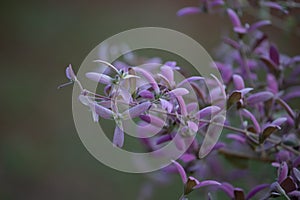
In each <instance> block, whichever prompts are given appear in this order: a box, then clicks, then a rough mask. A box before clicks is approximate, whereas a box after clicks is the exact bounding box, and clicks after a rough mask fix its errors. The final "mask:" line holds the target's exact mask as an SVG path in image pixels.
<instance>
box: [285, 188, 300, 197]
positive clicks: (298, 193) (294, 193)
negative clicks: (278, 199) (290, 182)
mask: <svg viewBox="0 0 300 200" xmlns="http://www.w3.org/2000/svg"><path fill="white" fill-rule="evenodd" d="M288 195H289V196H291V197H296V198H298V199H300V191H297V190H295V191H293V192H290V193H288Z"/></svg>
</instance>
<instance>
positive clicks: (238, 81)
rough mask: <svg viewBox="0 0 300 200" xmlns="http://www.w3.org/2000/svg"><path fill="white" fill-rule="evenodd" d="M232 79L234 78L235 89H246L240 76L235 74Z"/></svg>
mask: <svg viewBox="0 0 300 200" xmlns="http://www.w3.org/2000/svg"><path fill="white" fill-rule="evenodd" d="M232 78H233V83H234V86H235V89H237V90H241V89H244V88H245V83H244V80H243V78H242V77H241V76H240V75H237V74H234V75H233V76H232Z"/></svg>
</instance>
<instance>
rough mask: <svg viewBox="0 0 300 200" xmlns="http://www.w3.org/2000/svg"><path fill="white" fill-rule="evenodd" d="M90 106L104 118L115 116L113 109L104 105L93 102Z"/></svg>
mask: <svg viewBox="0 0 300 200" xmlns="http://www.w3.org/2000/svg"><path fill="white" fill-rule="evenodd" d="M90 107H91V109H92V110H95V112H96V114H98V115H99V116H100V117H102V118H104V119H110V118H112V117H113V114H114V113H113V111H111V110H110V109H108V108H105V107H104V106H101V105H99V104H97V103H91V104H90Z"/></svg>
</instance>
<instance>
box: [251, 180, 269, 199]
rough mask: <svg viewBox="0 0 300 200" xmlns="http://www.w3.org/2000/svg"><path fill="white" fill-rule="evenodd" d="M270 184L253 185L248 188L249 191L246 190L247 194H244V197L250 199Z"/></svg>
mask: <svg viewBox="0 0 300 200" xmlns="http://www.w3.org/2000/svg"><path fill="white" fill-rule="evenodd" d="M269 186H270V184H261V185H257V186H255V187H254V188H252V189H251V190H250V192H248V194H247V196H246V199H247V200H249V199H251V198H252V197H254V196H255V195H256V194H257V193H258V192H260V191H261V190H263V189H265V188H267V187H269Z"/></svg>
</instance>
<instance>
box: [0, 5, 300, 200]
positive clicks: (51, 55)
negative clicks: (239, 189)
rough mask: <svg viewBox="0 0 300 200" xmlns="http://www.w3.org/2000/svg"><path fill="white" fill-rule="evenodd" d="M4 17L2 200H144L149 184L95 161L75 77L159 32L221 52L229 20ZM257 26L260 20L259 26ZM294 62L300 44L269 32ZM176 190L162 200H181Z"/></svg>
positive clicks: (125, 9)
mask: <svg viewBox="0 0 300 200" xmlns="http://www.w3.org/2000/svg"><path fill="white" fill-rule="evenodd" d="M1 4H2V5H1V8H0V22H1V31H0V35H1V48H0V56H1V57H0V58H1V59H0V66H1V73H0V88H1V91H0V92H1V99H0V102H1V103H0V110H1V117H0V127H1V128H0V130H1V134H0V199H6V200H10V199H12V200H15V199H16V200H19V199H22V200H27V199H30V200H35V199H44V200H47V199H49V200H50V199H51V200H52V199H64V200H65V199H73V200H74V199H90V200H94V199H111V200H113V199H137V196H138V194H139V189H140V187H141V184H142V183H143V182H144V180H145V178H144V176H143V175H135V174H124V173H120V172H117V171H115V170H112V169H110V168H108V167H106V166H104V165H102V164H101V163H99V162H98V161H97V160H95V159H94V158H93V157H92V156H91V155H90V154H89V153H88V152H87V150H86V149H85V148H84V146H83V145H82V144H81V141H80V140H79V137H78V135H77V133H76V130H75V127H74V124H73V119H72V111H71V89H72V88H71V87H68V88H65V89H63V90H57V89H56V88H57V86H58V85H59V84H61V83H63V82H65V81H66V78H65V75H64V69H65V67H66V66H67V65H68V64H69V63H72V64H73V67H74V69H75V70H76V69H77V68H78V67H79V66H80V64H81V62H82V61H83V59H84V58H85V56H86V55H87V54H88V53H89V51H90V50H92V49H93V48H94V47H95V46H96V45H97V44H98V43H100V42H101V41H103V40H105V39H106V38H107V37H109V36H112V35H114V34H116V33H119V32H121V31H124V30H127V29H130V28H136V27H143V26H158V27H166V28H172V29H175V30H178V31H181V32H183V33H185V34H187V35H189V36H191V37H193V38H194V39H196V40H197V41H199V42H200V43H201V44H202V45H203V46H204V47H205V48H206V49H208V51H210V52H212V50H213V48H214V47H216V46H217V45H218V44H219V42H220V41H221V38H220V34H223V33H224V34H226V33H227V32H228V30H229V29H228V27H229V26H228V25H229V23H228V20H227V18H224V17H218V16H211V15H210V16H208V15H195V16H188V17H184V18H178V17H176V15H175V13H176V11H177V10H178V9H180V8H182V7H183V6H186V5H195V4H197V1H183V0H180V1H179V0H178V1H173V0H162V1H141V0H132V1H117V0H110V1H108V0H102V1H96V0H88V1H79V0H72V1H71V0H63V1H32V0H31V1H19V2H17V1H7V2H2V3H1ZM250 21H253V19H252V18H251V17H250ZM265 30H266V31H268V32H269V34H270V35H271V38H272V39H274V40H279V44H278V45H279V47H280V49H282V50H283V52H285V53H289V54H291V55H294V54H296V53H299V52H300V51H299V47H298V45H299V37H297V36H296V35H294V34H288V33H286V32H285V31H283V30H280V29H277V28H265ZM174 182H176V184H175V183H174V184H171V185H170V186H167V187H162V188H160V189H159V190H155V193H154V195H155V197H153V199H176V198H178V196H179V194H180V192H181V186H180V180H179V178H178V177H177V179H176V178H175V179H174Z"/></svg>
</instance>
